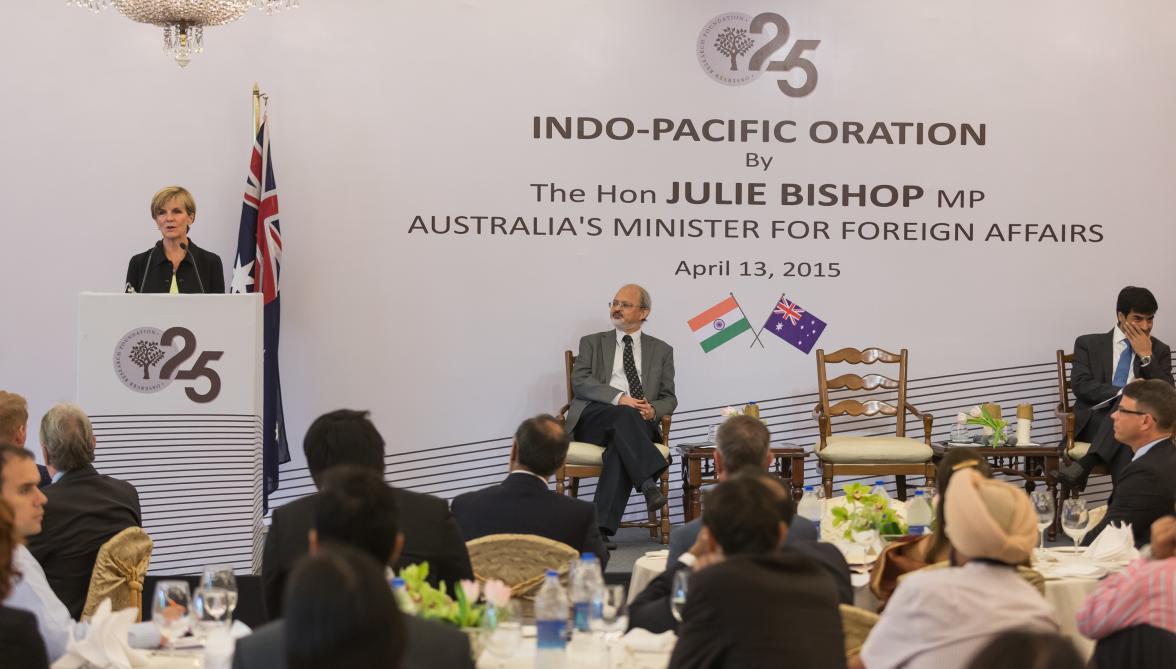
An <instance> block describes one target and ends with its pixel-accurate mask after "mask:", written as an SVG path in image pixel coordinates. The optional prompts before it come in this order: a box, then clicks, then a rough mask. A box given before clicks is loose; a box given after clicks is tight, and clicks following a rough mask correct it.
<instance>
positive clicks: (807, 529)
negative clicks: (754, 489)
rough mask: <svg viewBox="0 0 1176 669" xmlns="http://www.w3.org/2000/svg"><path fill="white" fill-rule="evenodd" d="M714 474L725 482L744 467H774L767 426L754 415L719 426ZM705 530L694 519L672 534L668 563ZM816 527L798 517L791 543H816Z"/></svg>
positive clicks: (792, 526)
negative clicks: (728, 476) (730, 475)
mask: <svg viewBox="0 0 1176 669" xmlns="http://www.w3.org/2000/svg"><path fill="white" fill-rule="evenodd" d="M715 442H716V443H715V475H716V476H718V478H719V480H720V481H725V480H726V479H727V475H728V474H729V473H730V472H737V471H739V470H740V469H743V468H744V467H748V468H752V469H767V468H768V467H770V466H771V465H772V451H771V447H772V434H771V433H770V432H768V426H767V425H764V422H763V421H762V420H760V419H758V418H752V417H751V416H732V417H730V418H728V419H727V420H725V421H723V423H722V425H719V430H718V433H717V434H716V435H715ZM700 529H702V518H695V519H694V520H692V521H690V522H689V523H686V524H685V525H683V526H682V527H678V528H674V531H673V532H671V533H670V558H669V560H668V561H667V563H666V564H670V565H672V564H674V563H675V562H677V561H678V557H679V556H681V555H682V554H683V553H685V552H686V551H688V550H690V547H691V546H693V545H694V542H695V541H696V540H697V539H698V531H699V530H700ZM817 538H818V537H817V526H816V525H814V524H813V522H812V521H811V520H809V519H807V518H801V517H800V516H797V517H796V518H795V519H794V520H793V521H792V525H791V526H789V528H788V543H789V544H796V543H799V542H802V541H817Z"/></svg>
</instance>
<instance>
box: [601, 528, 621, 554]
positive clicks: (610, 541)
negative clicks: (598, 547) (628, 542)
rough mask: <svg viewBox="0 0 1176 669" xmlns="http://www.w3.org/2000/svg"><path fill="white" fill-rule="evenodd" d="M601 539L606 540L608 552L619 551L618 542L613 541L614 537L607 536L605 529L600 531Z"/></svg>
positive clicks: (605, 544) (605, 545)
mask: <svg viewBox="0 0 1176 669" xmlns="http://www.w3.org/2000/svg"><path fill="white" fill-rule="evenodd" d="M600 538H601V539H603V540H604V547H605V548H607V549H608V550H610V551H615V550H616V549H617V542H615V541H613V538H612V535H611V534H606V533H605V531H604V530H603V529H602V530H600Z"/></svg>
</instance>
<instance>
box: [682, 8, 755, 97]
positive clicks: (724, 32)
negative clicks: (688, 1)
mask: <svg viewBox="0 0 1176 669" xmlns="http://www.w3.org/2000/svg"><path fill="white" fill-rule="evenodd" d="M750 28H751V16H749V15H747V14H744V13H742V12H730V13H727V14H720V15H718V16H716V17H715V18H713V19H711V20H710V22H709V23H707V24H706V26H705V27H703V29H702V32H700V33H698V44H697V52H698V64H699V65H701V66H702V69H703V71H704V72H706V73H707V75H709V76H710V78H711V79H714V80H715V81H717V82H719V83H720V84H724V85H727V86H742V85H744V84H750V83H751V82H753V81H755V80H756V79H759V76H760V71H758V70H752V69H751V68H749V67H748V66H747V60H748V59H747V55H748V53H750V52H751V49H752V48H753V47H754V46H755V45H756V42H757V41H759V40H757V39H756V36H753V35H752V34H751V32H750Z"/></svg>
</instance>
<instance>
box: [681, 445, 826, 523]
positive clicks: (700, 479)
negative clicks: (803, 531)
mask: <svg viewBox="0 0 1176 669" xmlns="http://www.w3.org/2000/svg"><path fill="white" fill-rule="evenodd" d="M675 449H676V450H677V451H678V455H680V456H681V464H682V516H683V517H684V518H685V519H686V522H690V521H692V520H694V519H695V518H697V517H698V515H699V514H700V513H702V486H704V485H708V484H711V483H716V482H717V481H718V480H719V479H718V477H717V476H716V474H715V447H714V445H713V444H711V443H709V442H707V443H701V444H679V445H678V446H676V447H675ZM771 451H772V466H771V471H772V473H774V474H776V476H779V477H780V478H781V479H782V480H784V481H785V482H786V483H789V484H790V485H791V488H792V498H793V499H795V500H798V501H799V500H800V496H801V495H802V494H804V459H805V457H806V456H807V452H806V451H805V449H804V448H803V447H801V446H795V445H792V444H787V445H784V446H775V447H773V448H772V449H771Z"/></svg>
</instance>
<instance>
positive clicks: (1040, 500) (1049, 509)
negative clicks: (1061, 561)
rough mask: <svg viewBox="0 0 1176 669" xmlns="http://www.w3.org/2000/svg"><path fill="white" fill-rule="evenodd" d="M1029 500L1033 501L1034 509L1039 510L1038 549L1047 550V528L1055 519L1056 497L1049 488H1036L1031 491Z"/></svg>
mask: <svg viewBox="0 0 1176 669" xmlns="http://www.w3.org/2000/svg"><path fill="white" fill-rule="evenodd" d="M1029 500H1030V501H1031V502H1033V510H1034V511H1036V512H1037V534H1038V535H1039V539H1038V546H1037V549H1038V550H1039V551H1044V550H1045V528H1047V527H1049V526H1050V525H1051V524H1053V521H1054V498H1053V493H1051V492H1050V491H1048V490H1034V491H1033V492H1031V493H1029Z"/></svg>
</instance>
